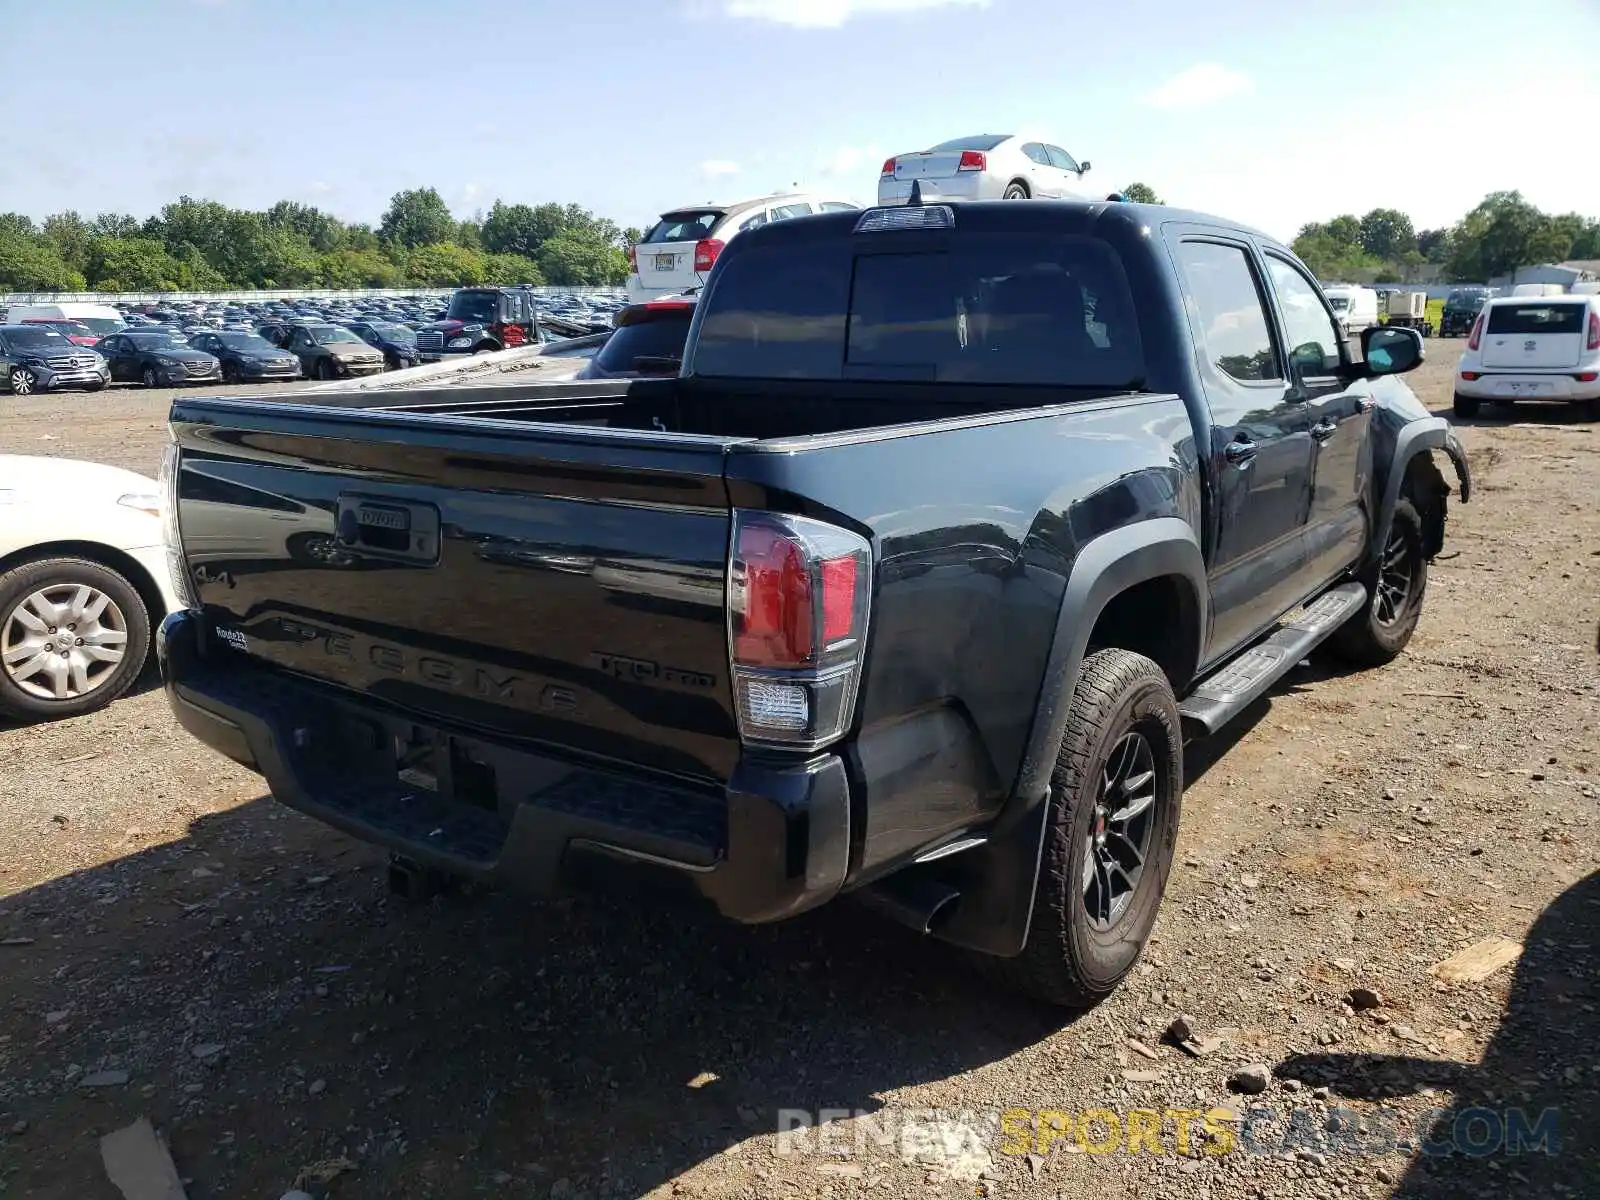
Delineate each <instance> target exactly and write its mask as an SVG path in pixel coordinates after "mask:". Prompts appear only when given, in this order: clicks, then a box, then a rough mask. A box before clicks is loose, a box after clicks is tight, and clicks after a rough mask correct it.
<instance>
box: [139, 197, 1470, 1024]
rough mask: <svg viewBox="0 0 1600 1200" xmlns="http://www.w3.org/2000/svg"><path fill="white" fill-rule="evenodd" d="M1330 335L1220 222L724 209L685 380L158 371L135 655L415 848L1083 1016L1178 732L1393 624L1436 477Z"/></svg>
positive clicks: (1389, 390)
mask: <svg viewBox="0 0 1600 1200" xmlns="http://www.w3.org/2000/svg"><path fill="white" fill-rule="evenodd" d="M1361 342H1362V345H1361V350H1362V353H1361V355H1360V357H1359V359H1357V358H1356V357H1354V356H1353V355H1352V354H1351V352H1350V348H1349V347H1348V346H1347V345H1346V344H1345V342H1344V340H1343V339H1341V337H1340V335H1339V329H1338V324H1337V322H1336V321H1335V319H1334V317H1333V314H1332V312H1331V311H1330V310H1329V308H1328V305H1327V303H1326V302H1325V300H1324V298H1323V296H1322V293H1321V292H1320V290H1319V289H1318V287H1317V285H1316V283H1315V282H1314V281H1313V279H1312V276H1311V275H1310V274H1309V273H1308V272H1307V271H1306V269H1305V268H1304V266H1303V265H1302V264H1301V263H1300V262H1299V261H1297V260H1296V259H1295V257H1294V256H1293V255H1292V254H1291V253H1290V252H1289V251H1288V250H1286V249H1285V248H1284V247H1283V246H1281V245H1279V244H1278V243H1276V242H1274V241H1272V240H1271V239H1269V238H1266V237H1264V236H1262V235H1261V234H1259V233H1256V232H1254V231H1252V230H1249V229H1244V228H1240V227H1239V226H1237V225H1234V224H1230V223H1227V222H1224V221H1219V220H1217V219H1215V218H1212V217H1206V216H1201V215H1198V214H1194V213H1186V212H1182V211H1178V210H1173V209H1170V208H1164V207H1146V206H1142V205H1136V204H1127V203H1118V202H1111V203H1095V204H1084V203H1067V202H1040V203H1035V204H1005V203H978V204H969V205H913V206H909V207H902V208H893V209H876V210H868V211H866V212H851V213H840V214H836V215H821V216H816V217H812V218H808V219H804V220H796V221H785V222H782V223H779V224H776V225H771V226H768V227H767V228H764V229H761V230H757V231H754V232H751V233H747V234H745V235H744V236H743V237H741V238H739V239H738V240H737V241H735V242H732V243H730V244H729V246H728V249H727V251H726V252H725V253H724V254H723V256H722V258H721V259H720V260H719V261H718V263H717V266H716V269H715V271H714V273H713V275H712V277H711V279H710V280H709V282H708V284H707V287H706V289H705V292H704V294H703V295H702V296H701V298H700V302H699V304H698V306H697V311H696V313H695V316H694V323H693V326H692V328H691V330H690V333H689V339H688V344H687V346H686V348H685V353H684V362H683V366H682V370H681V373H680V375H679V376H678V377H676V378H668V379H628V380H600V381H594V382H589V383H559V384H544V385H528V384H524V385H521V386H507V387H484V388H475V389H468V390H462V389H455V390H448V389H439V390H434V391H429V390H427V389H426V388H421V389H417V390H414V391H399V392H385V393H382V394H376V395H369V394H364V393H354V392H349V393H345V392H329V393H319V394H300V395H296V396H292V397H291V396H284V397H282V398H281V399H280V398H273V397H266V398H262V397H259V396H252V397H251V398H249V399H247V400H237V401H236V400H231V399H217V398H210V397H205V398H199V397H196V398H187V397H185V398H180V399H178V400H177V401H176V402H175V403H174V406H173V409H172V416H171V424H172V430H173V435H174V440H175V444H174V446H173V447H172V448H171V451H170V452H169V455H168V460H167V465H166V468H165V471H166V479H167V489H168V495H169V501H168V511H169V514H170V515H169V521H170V522H171V523H170V525H169V529H168V536H169V538H170V539H172V541H171V544H172V545H173V546H174V547H178V548H180V549H179V550H178V551H177V554H176V558H177V564H176V567H177V571H178V573H179V575H180V580H181V582H182V585H183V587H184V589H185V591H186V592H187V593H188V596H187V601H186V603H187V605H188V607H187V609H186V610H183V611H179V612H178V613H176V614H175V615H173V616H171V617H170V618H169V619H168V620H167V621H166V623H165V625H164V626H163V629H162V634H161V637H160V639H159V646H160V654H161V661H162V665H163V670H164V677H165V683H166V688H167V692H168V695H169V697H170V699H171V703H172V706H173V708H174V709H175V711H176V713H177V715H178V719H179V720H180V721H181V722H182V723H183V725H184V726H185V727H187V728H188V729H189V730H190V731H191V732H193V733H194V734H195V735H196V736H198V737H200V738H201V739H203V740H204V741H206V742H208V743H209V744H210V745H212V746H214V747H215V748H216V749H218V750H219V751H221V752H222V753H223V754H226V755H227V756H229V757H230V758H232V759H235V760H236V761H238V762H240V763H243V764H245V765H246V766H249V767H251V768H253V769H254V770H257V771H259V772H260V773H261V774H263V775H264V776H265V777H266V780H267V782H268V783H269V784H270V786H271V789H272V791H273V794H274V795H276V796H277V798H278V799H279V800H281V801H283V802H284V803H286V804H288V805H290V806H292V807H294V808H297V809H300V810H302V811H304V812H307V813H310V814H312V815H313V816H316V817H319V818H321V819H322V820H324V821H326V822H327V823H329V824H330V825H334V826H337V827H338V828H340V829H342V830H344V831H346V832H348V833H350V834H352V835H353V836H355V837H357V838H361V839H364V840H367V841H370V842H373V843H377V844H379V845H382V846H385V847H388V848H389V849H390V850H391V851H392V852H393V853H394V854H395V855H396V856H397V857H396V864H397V865H396V876H397V878H399V879H401V880H405V879H410V878H413V877H414V875H415V872H418V871H422V872H428V873H434V872H440V873H447V874H450V875H455V876H467V877H472V878H475V879H479V880H484V881H492V882H505V883H510V884H516V885H521V886H524V887H528V888H531V889H543V888H546V887H548V886H549V885H551V884H552V883H553V882H554V881H555V880H556V879H557V877H558V874H559V873H560V868H561V867H562V864H563V860H564V859H566V858H567V857H568V856H570V855H573V854H576V853H580V852H598V853H603V854H609V855H613V856H621V857H624V858H628V859H634V860H642V861H644V862H648V863H653V864H657V865H659V866H662V867H665V868H667V869H670V870H675V871H678V872H681V873H682V874H683V875H684V876H686V877H688V878H690V879H692V880H693V881H694V883H695V884H696V885H697V886H698V887H699V889H700V891H701V892H702V893H703V894H704V895H705V896H707V897H709V899H710V900H711V901H713V902H714V903H715V905H716V906H717V907H718V908H719V909H720V910H721V912H722V913H723V914H725V915H726V916H728V917H730V918H733V919H735V920H738V921H744V922H762V921H772V920H776V919H779V918H784V917H789V916H792V915H793V914H796V913H799V912H802V911H804V910H806V909H810V908H812V907H814V906H816V905H819V904H822V903H825V902H827V901H829V900H832V899H833V898H835V897H837V896H841V895H843V894H846V893H852V894H854V895H856V896H858V897H860V898H861V899H863V900H867V901H870V902H872V903H873V904H874V905H875V906H877V907H878V908H879V909H881V910H883V911H886V912H888V913H890V914H892V915H894V916H896V917H898V918H899V919H901V920H903V921H905V922H907V923H909V924H911V925H912V926H913V927H915V928H917V929H919V930H922V931H926V932H931V933H933V934H935V935H937V936H939V937H942V938H945V939H948V940H949V941H950V942H953V943H956V944H958V945H960V946H963V947H966V948H968V949H970V950H973V951H977V952H978V953H979V954H980V956H982V957H983V958H984V959H986V960H987V961H988V962H989V963H991V964H992V965H993V967H994V969H995V970H996V971H997V972H999V973H1000V974H1001V975H1003V976H1004V977H1006V978H1008V979H1010V980H1011V981H1013V982H1014V983H1015V984H1017V985H1018V986H1020V987H1022V988H1023V989H1025V990H1027V991H1030V992H1032V993H1033V994H1035V995H1038V996H1040V997H1043V998H1045V999H1047V1000H1050V1001H1054V1002H1057V1003H1062V1004H1068V1005H1082V1004H1088V1003H1092V1002H1094V1001H1095V1000H1097V999H1098V998H1100V997H1102V996H1104V995H1105V994H1106V993H1107V992H1109V991H1110V990H1111V989H1112V988H1113V987H1114V986H1115V985H1116V984H1117V982H1118V981H1119V980H1121V979H1122V977H1123V976H1124V975H1125V974H1126V973H1127V971H1128V970H1129V969H1130V967H1131V966H1132V965H1133V963H1134V961H1135V959H1136V958H1137V956H1138V954H1139V951H1140V949H1141V948H1142V946H1143V945H1144V943H1145V941H1146V938H1147V936H1148V934H1149V931H1150V928H1151V924H1152V922H1153V921H1154V919H1155V913H1156V908H1157V905H1158V903H1159V901H1160V899H1161V894H1162V891H1163V889H1164V887H1165V884H1166V880H1167V875H1168V871H1169V869H1170V867H1171V865H1172V857H1173V843H1174V839H1175V837H1176V834H1177V829H1178V814H1179V804H1180V801H1181V798H1182V795H1183V787H1184V779H1183V770H1184V768H1183V754H1182V750H1183V745H1184V742H1185V741H1186V740H1187V739H1189V738H1193V737H1199V736H1204V735H1206V734H1211V733H1214V732H1216V731H1217V730H1219V729H1220V728H1222V727H1223V726H1224V725H1225V724H1226V723H1227V722H1228V721H1229V720H1230V719H1231V718H1233V717H1235V716H1237V715H1238V714H1239V713H1240V712H1242V711H1243V710H1245V709H1246V707H1247V706H1248V705H1250V704H1251V702H1252V701H1254V700H1255V699H1257V698H1258V697H1260V696H1261V695H1262V694H1263V693H1264V692H1265V691H1266V690H1267V689H1268V688H1269V687H1270V686H1271V685H1272V684H1273V683H1274V681H1276V680H1278V679H1279V678H1281V677H1282V676H1283V675H1284V674H1285V673H1286V672H1287V671H1289V670H1290V669H1291V668H1293V667H1294V666H1295V665H1296V664H1297V663H1298V662H1300V661H1301V660H1302V659H1303V658H1304V657H1305V655H1306V654H1307V653H1308V652H1309V651H1310V650H1311V649H1312V648H1313V647H1315V646H1317V645H1318V644H1319V643H1326V645H1327V648H1328V649H1329V650H1331V651H1332V652H1334V653H1336V654H1338V655H1340V656H1342V657H1343V658H1345V659H1347V660H1350V661H1353V662H1355V663H1359V664H1377V663H1383V662H1387V661H1388V660H1390V659H1392V658H1393V657H1395V656H1396V655H1397V654H1398V653H1399V652H1400V651H1401V649H1402V648H1403V647H1404V646H1405V644H1406V642H1407V640H1408V639H1409V638H1410V636H1411V634H1412V630H1413V629H1414V628H1415V626H1416V623H1417V618H1418V613H1419V610H1420V609H1421V606H1422V603H1423V594H1424V588H1425V586H1426V583H1427V573H1428V562H1429V559H1430V558H1432V557H1433V556H1434V555H1435V554H1436V553H1437V552H1438V551H1439V549H1440V546H1441V543H1442V541H1443V537H1444V529H1445V505H1446V497H1447V495H1448V493H1449V492H1450V490H1451V489H1450V487H1449V486H1448V485H1447V484H1446V482H1445V480H1444V477H1443V474H1442V472H1441V470H1440V467H1441V466H1442V465H1443V461H1444V459H1449V460H1452V461H1453V462H1454V466H1455V474H1456V475H1457V477H1458V479H1459V484H1460V489H1459V490H1460V496H1461V499H1463V500H1465V499H1466V498H1467V493H1468V489H1469V481H1468V476H1467V464H1466V461H1465V458H1464V456H1463V454H1462V451H1461V449H1460V447H1459V445H1458V444H1457V442H1456V440H1455V437H1454V435H1453V434H1452V432H1451V430H1450V428H1449V427H1448V425H1447V423H1446V422H1445V421H1444V420H1442V419H1439V418H1434V417H1430V416H1429V415H1428V413H1427V412H1426V410H1424V408H1423V407H1422V405H1421V404H1420V403H1419V402H1418V401H1417V399H1416V398H1415V396H1414V395H1413V394H1412V393H1411V391H1410V390H1409V389H1408V388H1406V387H1405V386H1404V384H1403V383H1402V382H1401V381H1400V380H1398V379H1396V378H1394V376H1395V375H1397V374H1399V373H1401V372H1404V371H1407V370H1409V369H1411V368H1412V367H1414V366H1415V365H1416V364H1417V363H1418V362H1419V361H1420V360H1421V357H1422V353H1423V350H1422V341H1421V339H1420V338H1419V337H1418V336H1417V334H1416V333H1415V332H1413V331H1409V330H1404V329H1386V328H1381V327H1378V328H1372V329H1368V330H1365V331H1364V332H1363V334H1362V338H1361Z"/></svg>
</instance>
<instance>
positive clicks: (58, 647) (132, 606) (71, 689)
mask: <svg viewBox="0 0 1600 1200" xmlns="http://www.w3.org/2000/svg"><path fill="white" fill-rule="evenodd" d="M149 649H150V615H149V613H148V611H147V610H146V609H145V605H144V601H143V600H142V599H140V597H139V593H138V592H137V591H136V590H135V589H134V587H133V585H132V584H130V583H129V582H128V581H127V580H126V579H124V578H123V577H122V576H121V575H119V574H117V572H115V571H113V570H112V569H111V568H109V567H107V566H105V565H103V564H101V563H97V562H91V561H90V560H88V559H82V558H45V559H37V560H35V561H33V562H28V563H23V564H22V565H21V566H18V567H14V568H12V569H11V570H10V571H7V572H6V573H5V574H4V575H0V712H3V713H6V714H7V715H10V716H15V717H23V718H29V719H35V720H37V719H44V720H51V719H54V718H57V717H73V716H77V715H79V714H80V713H86V712H92V711H93V710H95V709H97V708H104V707H105V706H106V705H107V704H110V703H111V702H112V701H113V700H115V699H116V698H117V697H118V696H120V695H122V693H123V692H125V691H127V690H128V687H129V686H130V685H131V684H132V683H133V681H134V680H135V679H136V678H138V675H139V672H140V671H141V670H142V669H143V667H144V663H145V657H146V655H147V653H148V651H149Z"/></svg>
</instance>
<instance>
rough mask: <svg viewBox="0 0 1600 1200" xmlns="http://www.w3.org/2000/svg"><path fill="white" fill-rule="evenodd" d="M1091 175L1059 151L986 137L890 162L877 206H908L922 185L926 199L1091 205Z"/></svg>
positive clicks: (1009, 137)
mask: <svg viewBox="0 0 1600 1200" xmlns="http://www.w3.org/2000/svg"><path fill="white" fill-rule="evenodd" d="M1088 170H1089V164H1088V163H1087V162H1082V163H1080V162H1078V161H1077V160H1075V159H1074V158H1073V157H1072V155H1070V154H1068V153H1067V152H1066V151H1065V150H1063V149H1062V148H1061V147H1060V146H1052V145H1051V144H1050V143H1048V142H1039V141H1029V140H1025V139H1024V138H1022V137H1019V136H1018V135H1016V134H1010V133H984V134H978V135H976V136H974V137H964V138H955V139H953V140H951V141H948V142H940V143H939V144H938V145H937V146H934V147H932V148H930V149H928V150H921V151H918V152H917V153H915V154H897V155H895V157H893V158H891V159H888V160H887V161H886V162H885V163H884V164H883V170H882V171H881V172H880V173H879V176H878V203H879V204H880V205H887V204H904V203H905V202H906V201H907V200H909V199H910V198H911V189H912V186H913V185H914V184H916V183H917V182H919V181H920V182H921V184H922V197H923V199H924V200H1030V199H1041V200H1086V199H1089V198H1090V197H1089V196H1088V194H1087V193H1085V192H1083V191H1082V190H1081V188H1082V186H1083V176H1084V173H1085V172H1087V171H1088Z"/></svg>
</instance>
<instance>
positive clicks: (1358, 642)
mask: <svg viewBox="0 0 1600 1200" xmlns="http://www.w3.org/2000/svg"><path fill="white" fill-rule="evenodd" d="M1394 520H1395V522H1396V523H1399V522H1402V521H1403V522H1406V523H1408V524H1410V525H1411V527H1412V528H1413V529H1414V530H1415V531H1416V536H1417V544H1418V545H1419V546H1420V545H1421V544H1422V515H1421V514H1420V513H1418V512H1417V507H1416V505H1414V504H1412V503H1411V501H1410V500H1408V499H1406V498H1405V497H1403V496H1402V497H1401V498H1400V500H1399V501H1398V502H1397V503H1396V504H1395V507H1394ZM1379 553H1380V555H1381V553H1382V549H1381V548H1380V550H1379ZM1417 571H1418V573H1419V575H1420V578H1419V580H1418V583H1417V589H1418V596H1417V601H1416V604H1415V606H1414V607H1413V610H1412V616H1411V620H1410V622H1409V623H1408V624H1407V625H1405V626H1404V628H1403V629H1401V630H1399V631H1398V632H1397V633H1395V634H1386V633H1384V632H1382V631H1381V630H1380V629H1379V627H1378V625H1377V623H1376V620H1375V618H1374V615H1373V614H1374V610H1375V608H1376V606H1377V603H1378V589H1377V572H1376V570H1374V571H1372V572H1371V574H1370V575H1369V576H1368V577H1367V578H1366V579H1364V580H1363V582H1364V583H1366V585H1367V593H1368V595H1367V603H1366V605H1365V606H1364V607H1363V608H1362V609H1361V611H1360V612H1358V613H1357V614H1356V615H1355V616H1353V617H1351V618H1350V619H1349V620H1348V621H1346V622H1345V623H1344V624H1343V625H1341V626H1340V627H1339V628H1338V629H1336V630H1335V631H1334V632H1333V634H1332V636H1330V637H1329V638H1328V641H1327V647H1328V650H1329V651H1330V652H1331V653H1332V654H1333V655H1334V656H1335V657H1337V658H1341V659H1343V660H1344V661H1345V662H1348V663H1351V664H1352V665H1354V666H1358V667H1381V666H1383V665H1384V664H1385V663H1391V662H1393V661H1394V660H1395V659H1397V658H1399V657H1400V654H1401V652H1402V651H1404V650H1405V648H1406V645H1407V644H1408V643H1409V642H1410V641H1411V635H1412V634H1413V633H1414V632H1416V628H1417V622H1418V621H1419V620H1420V619H1421V617H1422V606H1423V604H1424V603H1426V601H1427V593H1428V560H1427V559H1426V558H1425V557H1422V556H1421V555H1420V554H1419V556H1418V558H1417Z"/></svg>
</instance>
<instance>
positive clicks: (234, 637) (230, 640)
mask: <svg viewBox="0 0 1600 1200" xmlns="http://www.w3.org/2000/svg"><path fill="white" fill-rule="evenodd" d="M217 637H218V638H219V639H220V640H222V641H224V642H226V643H227V644H228V645H230V646H232V647H233V648H234V649H235V650H248V649H250V641H249V639H248V638H246V637H245V635H244V632H243V631H242V630H239V629H224V628H223V627H222V626H221V625H218V626H217Z"/></svg>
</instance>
